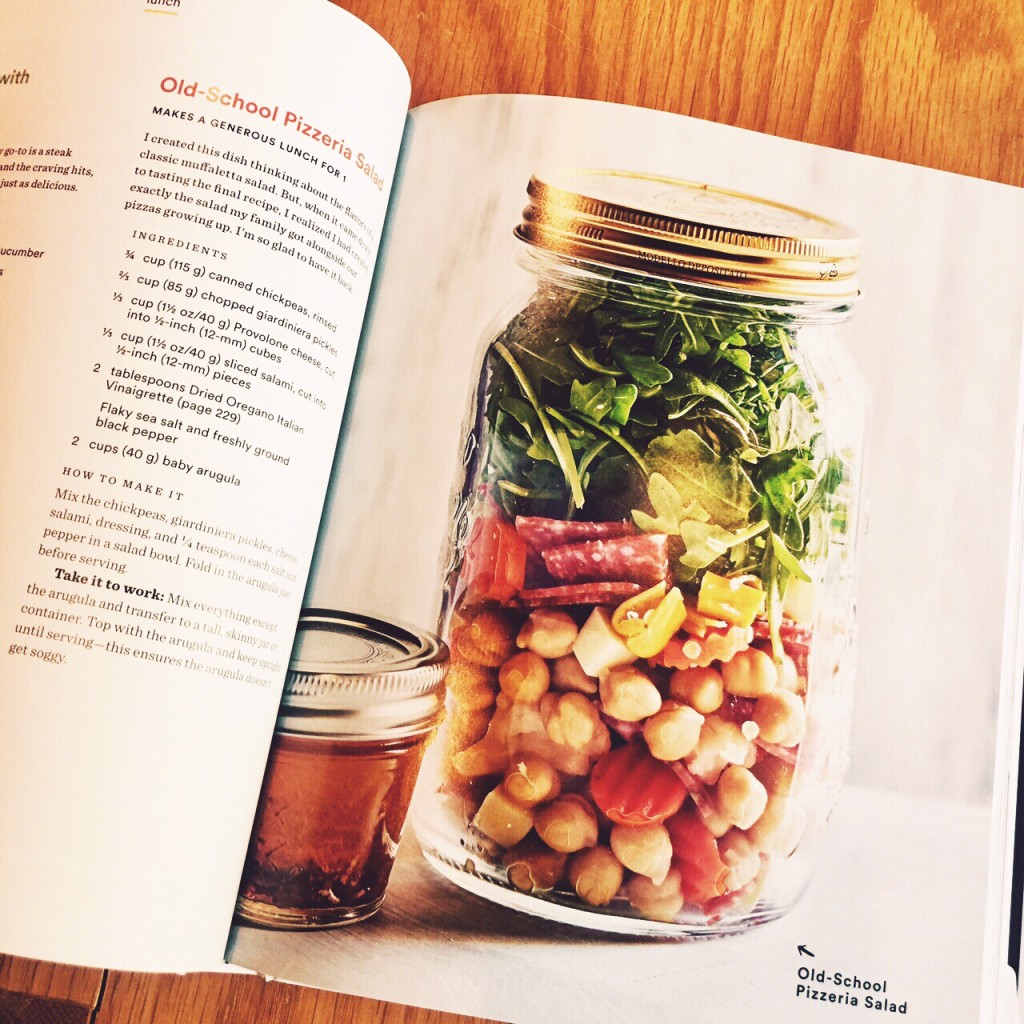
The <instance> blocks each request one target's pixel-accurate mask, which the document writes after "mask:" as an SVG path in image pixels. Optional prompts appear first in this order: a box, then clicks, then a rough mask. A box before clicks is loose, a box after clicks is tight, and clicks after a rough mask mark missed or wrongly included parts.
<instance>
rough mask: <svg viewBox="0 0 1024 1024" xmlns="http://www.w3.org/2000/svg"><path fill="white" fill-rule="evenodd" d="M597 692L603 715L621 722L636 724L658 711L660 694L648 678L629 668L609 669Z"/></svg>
mask: <svg viewBox="0 0 1024 1024" xmlns="http://www.w3.org/2000/svg"><path fill="white" fill-rule="evenodd" d="M600 693H601V707H602V708H603V709H604V711H605V714H608V715H611V717H612V718H618V719H619V720H620V721H623V722H639V721H640V720H641V719H644V718H648V717H649V716H650V715H653V714H654V713H655V712H656V711H658V710H660V708H661V694H660V693H659V692H658V688H657V687H656V686H655V685H654V683H653V681H652V680H651V678H650V676H648V675H645V674H644V673H643V672H641V671H640V669H638V668H634V667H633V666H632V665H622V666H620V667H618V668H613V669H609V671H608V672H607V673H606V674H605V675H604V676H603V677H602V679H601V683H600Z"/></svg>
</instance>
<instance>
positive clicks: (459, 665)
mask: <svg viewBox="0 0 1024 1024" xmlns="http://www.w3.org/2000/svg"><path fill="white" fill-rule="evenodd" d="M493 671H494V670H493V669H489V668H487V667H486V666H484V665H474V664H473V663H472V662H468V661H457V662H455V663H454V664H453V665H452V667H451V668H450V669H449V670H448V675H447V676H446V677H445V683H447V685H448V690H449V691H450V693H451V694H452V696H453V697H454V698H455V700H456V701H457V702H458V705H459V710H460V711H480V710H483V709H484V708H489V707H490V706H491V705H492V704H493V703H494V697H495V694H496V692H497V687H495V685H494V677H493Z"/></svg>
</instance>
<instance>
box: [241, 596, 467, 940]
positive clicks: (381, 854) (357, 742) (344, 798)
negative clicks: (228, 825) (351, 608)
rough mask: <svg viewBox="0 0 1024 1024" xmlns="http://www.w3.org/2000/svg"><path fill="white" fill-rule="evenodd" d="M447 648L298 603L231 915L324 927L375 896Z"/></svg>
mask: <svg viewBox="0 0 1024 1024" xmlns="http://www.w3.org/2000/svg"><path fill="white" fill-rule="evenodd" d="M447 660H448V650H447V648H446V647H445V645H444V644H442V643H441V642H440V641H439V640H438V639H437V638H436V637H434V636H432V635H430V634H429V633H424V632H421V631H419V630H416V629H414V628H412V627H409V626H404V625H400V624H398V623H395V622H387V621H384V620H383V619H376V618H370V617H368V616H365V615H361V614H356V613H352V612H340V611H329V610H324V609H315V608H312V609H306V610H304V611H303V613H302V616H301V617H300V619H299V625H298V630H297V632H296V636H295V644H294V647H293V649H292V657H291V663H290V665H289V667H288V675H287V677H286V679H285V688H284V695H283V697H282V700H281V712H280V714H279V715H278V720H277V727H276V729H275V730H274V738H273V741H272V743H271V748H270V757H269V759H268V761H267V771H266V774H265V777H264V780H263V792H262V794H261V797H260V804H259V808H258V810H257V813H256V819H255V822H254V824H253V831H252V837H251V839H250V841H249V852H248V855H247V857H246V861H245V867H244V869H243V874H242V882H241V887H240V889H239V894H238V900H237V903H236V912H237V913H238V915H239V917H241V918H244V919H245V920H247V921H252V922H253V923H255V924H261V925H264V926H266V927H271V928H326V927H332V926H337V925H344V924H352V923H353V922H355V921H361V920H363V919H364V918H367V917H369V916H370V915H371V914H374V913H376V911H377V910H378V909H379V908H380V905H381V904H382V903H383V901H384V896H385V893H386V890H387V884H388V880H389V878H390V876H391V868H392V866H393V865H394V860H395V855H396V853H397V852H398V843H399V840H400V839H401V836H402V828H403V826H404V824H405V817H406V812H407V811H408V808H409V802H410V800H411V798H412V794H413V789H414V787H415V785H416V779H417V776H418V774H419V770H420V763H421V761H422V758H423V752H424V749H425V747H426V745H427V744H428V743H429V742H430V740H431V738H432V737H433V735H434V732H435V731H436V729H437V723H438V721H439V719H440V717H441V715H442V713H443V708H444V673H445V669H446V667H447Z"/></svg>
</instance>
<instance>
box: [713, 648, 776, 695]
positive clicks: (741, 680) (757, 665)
mask: <svg viewBox="0 0 1024 1024" xmlns="http://www.w3.org/2000/svg"><path fill="white" fill-rule="evenodd" d="M778 678H779V670H778V669H777V668H776V667H775V662H774V661H772V658H771V655H770V654H766V653H765V652H764V651H762V650H759V649H758V648H756V647H748V648H747V649H746V650H745V651H737V652H736V654H734V655H733V656H732V657H731V658H730V659H729V660H728V661H726V662H723V664H722V681H723V682H724V684H725V692H726V693H731V694H733V696H736V697H760V696H761V695H762V694H765V693H767V692H768V691H769V690H773V689H774V688H775V684H776V682H777V681H778Z"/></svg>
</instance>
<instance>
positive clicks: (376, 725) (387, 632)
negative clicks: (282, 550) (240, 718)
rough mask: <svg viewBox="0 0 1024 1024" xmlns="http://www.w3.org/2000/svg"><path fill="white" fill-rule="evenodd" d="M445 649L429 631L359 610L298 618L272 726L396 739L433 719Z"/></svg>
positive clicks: (315, 611)
mask: <svg viewBox="0 0 1024 1024" xmlns="http://www.w3.org/2000/svg"><path fill="white" fill-rule="evenodd" d="M447 668H448V648H447V647H446V646H445V644H443V643H442V642H441V640H439V639H438V638H437V637H436V636H434V635H433V634H432V633H428V632H426V631H425V630H420V629H417V628H416V627H414V626H410V625H407V624H406V623H401V622H396V621H393V620H388V619H382V618H377V617H375V616H370V615H364V614H362V613H360V612H351V611H337V610H331V609H323V608H306V609H304V610H303V611H302V614H301V615H300V617H299V623H298V628H297V630H296V634H295V643H294V645H293V647H292V656H291V661H290V663H289V666H288V674H287V677H286V678H285V685H284V693H283V696H282V698H281V711H280V714H279V716H278V722H277V726H278V729H279V730H283V731H285V732H293V733H302V734H307V735H308V734H316V735H326V736H338V737H341V736H347V737H353V738H360V739H370V738H381V739H383V738H398V737H401V736H408V735H411V734H412V733H415V732H417V731H423V730H427V729H430V728H433V726H434V725H435V724H436V722H437V720H438V716H439V715H440V714H441V711H442V709H443V707H444V676H445V672H446V671H447Z"/></svg>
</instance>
